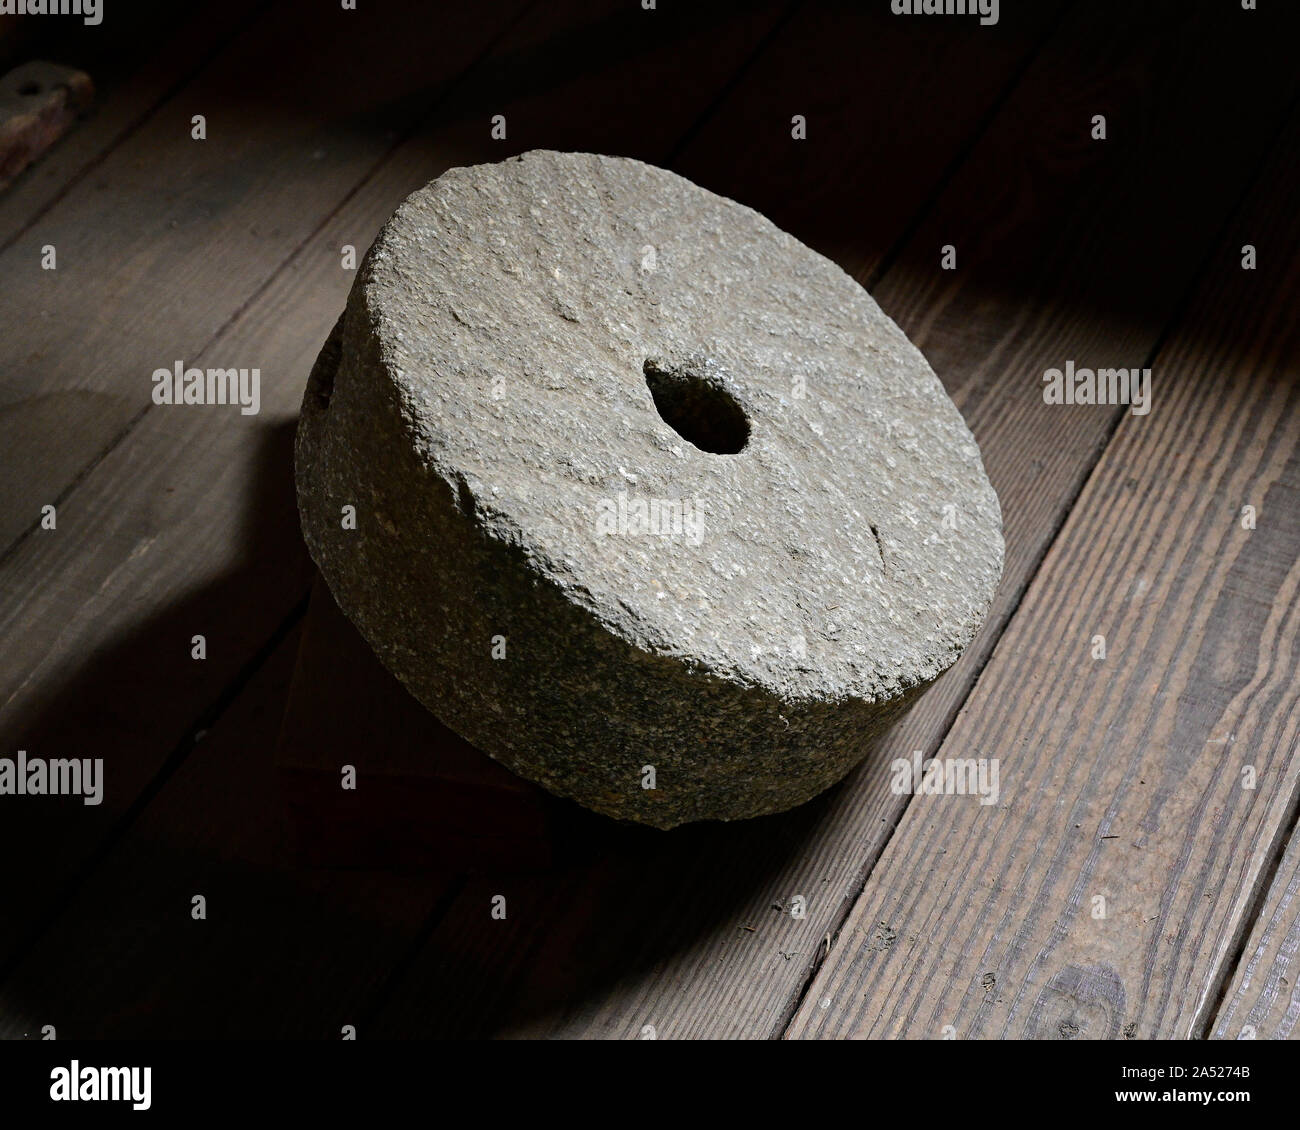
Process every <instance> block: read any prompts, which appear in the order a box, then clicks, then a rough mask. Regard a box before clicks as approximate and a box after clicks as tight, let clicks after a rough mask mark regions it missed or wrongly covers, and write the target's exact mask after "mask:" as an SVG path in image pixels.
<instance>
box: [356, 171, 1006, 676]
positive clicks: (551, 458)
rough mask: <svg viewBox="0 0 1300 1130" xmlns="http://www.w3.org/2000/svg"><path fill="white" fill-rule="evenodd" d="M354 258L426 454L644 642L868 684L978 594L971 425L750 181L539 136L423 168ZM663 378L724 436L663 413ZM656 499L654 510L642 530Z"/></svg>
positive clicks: (991, 557)
mask: <svg viewBox="0 0 1300 1130" xmlns="http://www.w3.org/2000/svg"><path fill="white" fill-rule="evenodd" d="M361 284H362V286H363V288H364V292H363V302H364V309H365V312H366V316H367V317H368V319H369V322H370V326H371V331H372V332H373V333H374V334H375V335H376V336H377V339H378V342H379V346H380V350H381V357H382V364H383V367H384V371H385V372H386V373H387V374H388V377H389V379H391V381H392V382H393V384H394V386H395V388H396V390H397V392H398V395H399V396H400V398H401V403H402V408H403V414H404V418H405V420H406V422H407V425H408V426H409V428H410V430H411V436H412V441H413V443H414V444H415V446H416V449H417V450H418V451H419V452H420V453H421V455H422V458H423V459H424V461H425V462H426V463H427V465H428V466H429V467H430V469H431V470H432V471H433V472H434V473H435V474H437V475H439V476H441V477H442V478H443V479H444V480H445V481H446V482H447V484H448V485H449V486H450V487H451V489H452V490H453V491H455V492H456V494H457V496H458V497H459V498H460V500H461V504H462V506H463V507H465V508H470V507H472V508H473V511H474V514H475V517H476V520H477V521H478V522H479V523H480V525H481V526H482V528H483V529H484V530H485V531H487V532H488V534H489V535H490V536H492V537H496V538H500V539H505V540H507V541H509V542H511V543H512V544H515V545H517V546H519V547H520V548H521V549H522V551H523V552H524V553H526V554H527V556H528V559H529V561H530V562H531V564H532V567H533V568H534V570H535V571H536V572H537V573H538V574H539V575H540V576H542V577H545V578H547V579H549V580H550V581H551V582H553V583H555V584H557V585H559V586H561V588H562V589H563V591H564V592H565V594H566V596H567V597H568V598H569V599H570V600H572V601H573V602H575V603H577V604H579V605H581V606H582V607H584V608H586V609H588V610H589V611H590V612H591V613H593V614H594V615H595V616H597V617H598V618H599V619H600V620H601V621H602V622H603V623H604V624H605V625H606V626H607V627H608V629H609V630H610V631H612V632H615V633H616V634H618V635H619V636H621V637H622V638H625V639H627V640H628V641H630V642H632V643H634V644H635V645H637V646H638V647H641V648H643V649H645V650H648V651H650V652H653V653H662V654H664V655H667V656H675V657H677V658H679V659H685V660H686V661H687V662H689V663H692V664H695V663H698V664H699V665H701V666H703V667H707V668H708V669H709V670H710V671H711V672H712V673H713V674H715V675H718V676H720V677H722V678H724V679H728V680H734V681H736V682H738V683H740V684H744V685H751V684H759V685H761V686H763V687H766V688H769V689H771V690H772V691H773V692H775V693H776V694H778V695H780V696H782V697H783V698H785V699H789V700H793V701H809V700H823V701H826V700H829V701H838V700H841V699H843V698H845V697H854V698H860V699H864V700H867V701H878V700H883V699H888V698H892V697H894V696H896V695H898V694H899V693H901V692H902V691H903V690H906V689H907V688H908V687H911V686H913V685H915V684H917V683H919V682H923V681H926V680H928V679H931V678H933V677H934V676H935V675H937V674H938V673H939V672H940V671H942V670H943V669H944V668H945V667H947V666H948V665H950V664H951V663H952V662H953V660H954V659H955V658H956V656H957V655H958V654H959V653H960V651H961V650H962V649H963V648H964V647H965V646H966V645H967V644H968V643H969V642H970V640H971V638H972V637H973V635H974V633H975V631H976V630H977V628H978V627H979V625H980V623H981V622H982V620H983V617H984V615H985V612H986V611H987V608H988V606H989V603H990V601H991V599H992V596H993V592H994V589H995V587H996V585H997V581H998V579H999V577H1000V574H1001V566H1002V553H1003V546H1002V536H1001V515H1000V511H999V507H998V502H997V497H996V495H995V493H994V491H993V489H992V487H991V486H990V484H989V482H988V480H987V478H986V476H985V474H984V469H983V466H982V464H981V461H980V455H979V451H978V448H977V447H976V445H975V442H974V439H973V438H972V436H971V434H970V432H969V430H968V429H967V428H966V425H965V423H964V422H963V420H962V418H961V416H960V414H959V413H958V411H957V409H956V408H955V407H954V405H953V404H952V402H951V401H950V400H949V399H948V397H947V395H946V393H945V392H944V389H943V387H942V386H941V384H940V382H939V380H938V379H937V378H936V377H935V375H934V373H933V371H932V370H931V369H930V367H929V365H928V364H927V363H926V361H925V359H924V358H923V357H922V355H921V353H920V352H919V351H918V350H917V349H916V348H915V347H914V346H913V345H912V344H911V343H910V342H909V341H908V340H907V338H906V337H905V335H904V334H903V333H902V331H901V330H899V329H898V327H897V326H896V325H895V324H894V323H893V322H892V321H891V320H890V319H889V318H888V317H887V316H886V315H885V314H883V313H882V312H881V310H880V308H879V307H878V306H877V305H876V303H875V302H874V301H873V300H872V298H871V297H870V296H869V295H868V294H867V293H866V291H864V290H863V289H862V287H861V286H859V285H858V284H857V283H856V282H855V281H854V280H853V279H851V278H850V277H849V276H848V275H846V274H845V273H844V272H843V271H842V270H840V268H838V267H837V266H836V265H835V264H833V263H832V262H830V261H829V260H828V259H826V258H825V257H823V256H821V255H819V254H817V253H816V252H814V251H812V250H810V249H809V248H807V247H805V246H803V245H802V244H801V243H799V242H798V241H797V240H796V239H794V238H793V237H791V236H789V235H787V234H785V233H784V232H782V231H780V230H779V229H777V228H776V227H775V226H774V225H773V224H772V223H771V222H769V221H768V220H767V219H765V218H764V217H763V216H761V215H759V214H758V213H757V212H754V211H753V210H752V209H749V208H746V207H743V206H742V205H739V204H737V203H735V202H733V201H731V200H728V199H725V198H723V197H720V196H717V195H715V194H713V193H711V192H708V191H706V190H704V189H702V188H699V187H697V186H696V185H693V184H691V183H690V182H689V181H687V180H684V179H683V178H681V177H679V176H677V175H675V174H673V173H670V172H667V171H665V170H662V169H658V168H654V167H651V166H648V165H645V164H643V163H641V162H638V161H634V160H628V159H623V158H615V157H602V156H595V155H590V154H579V153H563V154H562V153H552V152H545V151H535V152H531V153H526V154H524V155H522V156H521V157H518V158H515V159H512V160H508V161H504V162H501V163H499V164H490V165H480V166H475V167H470V168H459V169H452V170H450V171H449V172H447V173H446V174H444V175H443V176H442V177H440V178H439V179H438V180H436V181H434V182H433V183H432V184H430V185H429V186H428V187H427V188H425V189H422V190H421V191H419V192H416V193H415V194H414V195H413V196H411V197H410V198H409V199H408V200H407V201H406V202H405V203H404V204H403V205H402V206H401V208H400V209H399V210H398V211H397V213H396V214H395V216H394V217H393V219H392V220H391V221H390V222H389V224H388V225H387V226H386V227H385V229H384V231H383V232H382V233H381V234H380V237H379V239H378V240H377V241H376V243H375V246H374V248H373V249H372V252H371V254H370V256H369V257H368V259H367V262H366V264H365V266H364V274H363V276H362V279H361ZM647 373H649V379H648V376H647ZM656 380H657V381H659V382H660V387H662V388H664V389H666V390H667V394H666V395H668V396H670V397H673V396H675V397H676V400H675V403H677V404H678V405H682V406H685V407H684V408H683V411H687V414H688V416H689V411H696V415H695V417H694V418H695V419H696V422H697V424H698V425H699V426H700V427H703V428H705V429H706V430H707V428H708V427H710V426H712V425H718V426H721V425H722V424H726V423H727V422H728V412H729V411H730V413H731V417H730V425H731V434H730V440H731V444H732V446H735V445H736V444H738V443H742V442H743V446H742V447H741V449H740V450H739V451H738V452H735V453H731V454H717V453H714V452H712V451H706V450H701V448H700V447H697V446H695V444H693V443H692V442H689V441H688V440H687V439H685V438H683V436H682V435H680V434H678V432H677V431H675V430H674V428H673V427H671V426H670V425H669V424H668V423H666V422H665V419H664V418H663V417H662V416H661V414H660V411H659V410H658V408H657V407H656V398H655V396H654V395H652V391H651V387H650V385H651V383H654V382H655V381H656ZM701 389H703V390H704V400H703V401H702V402H701V401H700V397H699V394H700V390H701ZM719 389H720V390H722V391H721V393H718V392H717V391H716V390H719ZM709 390H715V391H714V393H713V396H712V399H710V398H709V396H708V395H707V394H708V392H709ZM729 400H730V402H731V405H732V406H731V407H730V408H729V403H728V401H729ZM701 403H702V404H703V408H699V405H700V404H701ZM736 405H738V406H739V410H740V411H742V412H743V414H744V421H743V422H740V423H739V424H738V423H737V421H738V415H737V414H736V409H735V407H734V406H736ZM745 425H747V427H748V434H747V436H744V435H743V434H742V433H743V432H744V427H745ZM683 430H686V429H683ZM724 430H725V429H724ZM688 434H690V433H689V432H688ZM715 439H716V437H715ZM652 501H653V502H654V503H655V504H656V506H655V509H653V510H648V514H649V517H650V518H651V519H652V520H653V519H655V517H656V516H657V519H658V523H659V526H658V528H660V529H663V528H665V527H666V528H668V529H669V531H670V532H669V533H668V534H666V535H665V534H663V533H660V534H656V533H653V532H643V531H639V530H638V527H637V522H638V517H639V515H640V514H641V512H640V511H639V509H638V507H639V503H642V502H643V503H645V504H646V506H647V508H649V507H650V504H651V502H652ZM674 515H676V517H677V519H687V521H686V522H684V523H682V524H681V525H679V526H674V525H673V524H672V523H673V521H674ZM945 517H946V518H947V521H945ZM674 529H676V530H677V533H676V534H673V533H672V532H671V531H672V530H674Z"/></svg>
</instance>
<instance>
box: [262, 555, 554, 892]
mask: <svg viewBox="0 0 1300 1130" xmlns="http://www.w3.org/2000/svg"><path fill="white" fill-rule="evenodd" d="M276 762H277V765H278V768H279V776H280V782H281V788H282V793H283V798H284V803H285V810H286V815H287V817H288V822H289V828H290V834H291V850H292V852H293V855H294V857H295V859H296V860H297V861H298V862H300V863H304V864H307V865H309V866H324V867H380V868H395V869H401V870H425V869H432V870H446V869H448V868H450V869H454V870H470V871H473V870H479V869H482V868H486V867H490V868H493V869H497V870H500V869H502V868H505V869H508V870H520V871H533V870H538V869H544V868H546V867H548V866H550V865H551V864H552V862H553V859H554V856H555V852H554V850H553V849H554V846H555V832H556V820H557V817H558V816H561V815H562V814H561V813H559V812H558V809H559V808H560V807H562V805H561V804H560V802H557V801H555V800H553V799H552V798H550V797H548V796H547V795H546V794H545V793H544V792H543V791H542V790H541V789H539V788H537V787H536V786H534V785H531V784H529V783H528V782H527V781H524V780H523V779H522V778H520V777H517V776H515V775H514V774H513V773H511V772H509V771H508V770H507V769H505V768H503V767H502V766H500V765H498V764H497V763H496V762H495V761H493V760H492V759H491V758H490V757H488V756H487V755H486V754H483V753H480V752H479V751H478V750H477V749H475V748H474V747H473V746H471V745H470V744H469V743H468V742H466V741H465V740H464V739H463V738H461V737H460V736H459V735H457V734H455V733H454V732H453V731H451V730H449V729H448V728H447V727H446V726H444V725H443V724H442V723H441V722H439V721H438V719H437V718H435V717H434V716H433V715H432V714H430V713H429V712H428V711H427V710H426V709H425V708H424V707H423V706H421V705H420V704H419V703H418V702H416V701H415V699H414V698H412V697H411V696H410V695H409V694H408V693H407V691H406V689H405V688H404V687H403V686H402V685H401V684H400V683H399V682H398V681H397V680H396V679H395V678H394V677H393V676H392V675H391V674H389V672H388V671H387V670H386V669H385V668H384V667H383V665H382V664H381V663H380V662H379V660H378V659H377V658H375V655H374V653H373V652H372V651H371V650H370V648H369V647H368V646H367V645H366V643H365V641H364V640H362V638H361V636H360V635H359V634H358V633H357V631H356V629H355V628H354V627H353V626H352V624H351V623H350V622H349V621H348V620H347V618H346V617H345V616H344V615H343V614H342V613H341V612H340V611H339V609H338V606H337V605H336V604H335V603H334V599H333V598H332V597H331V596H330V593H329V590H328V589H327V588H326V587H325V585H324V583H323V582H321V581H320V580H317V582H316V585H315V588H314V589H313V592H312V597H311V604H310V607H309V609H308V612H307V618H306V622H305V624H304V627H303V634H302V640H301V643H300V645H299V652H298V663H297V667H296V669H295V671H294V676H293V682H292V684H291V687H290V691H289V701H288V704H287V706H286V708H285V714H284V720H283V723H282V725H281V731H280V740H279V745H278V749H277V753H276ZM345 765H352V766H355V767H356V778H357V787H356V789H355V790H347V789H344V788H343V787H342V781H343V767H344V766H345Z"/></svg>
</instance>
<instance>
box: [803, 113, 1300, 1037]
mask: <svg viewBox="0 0 1300 1130" xmlns="http://www.w3.org/2000/svg"><path fill="white" fill-rule="evenodd" d="M1298 138H1300V119H1297V120H1293V121H1292V122H1291V123H1290V125H1289V127H1288V130H1287V132H1286V133H1285V135H1284V136H1283V137H1282V139H1281V140H1280V141H1279V143H1278V146H1277V148H1276V150H1275V158H1274V160H1273V161H1272V163H1271V164H1270V166H1269V167H1268V168H1267V169H1266V170H1265V171H1264V173H1263V175H1262V176H1261V177H1260V180H1259V187H1258V190H1257V191H1256V193H1255V194H1254V196H1253V197H1252V199H1251V201H1250V203H1249V204H1248V205H1247V207H1246V208H1245V211H1244V213H1243V214H1242V215H1241V216H1240V217H1239V219H1238V222H1235V223H1234V224H1233V225H1232V227H1231V229H1230V231H1229V233H1228V236H1227V238H1226V239H1224V240H1222V241H1221V242H1220V243H1219V245H1218V247H1217V248H1216V250H1215V253H1214V255H1213V257H1212V258H1211V260H1210V261H1209V263H1208V267H1207V274H1206V278H1205V282H1204V284H1203V285H1202V287H1201V288H1200V289H1199V291H1198V293H1197V295H1196V297H1195V299H1194V301H1193V302H1192V304H1191V306H1190V308H1189V309H1188V311H1187V312H1186V314H1185V316H1184V317H1182V318H1181V319H1180V320H1179V323H1178V326H1177V328H1176V331H1175V332H1174V334H1173V336H1172V337H1171V338H1170V339H1169V340H1168V341H1167V342H1166V343H1165V344H1164V345H1163V347H1162V348H1161V349H1160V351H1159V353H1158V355H1157V356H1156V357H1155V360H1154V363H1153V365H1152V370H1153V376H1152V381H1153V397H1154V408H1153V409H1152V411H1151V413H1150V415H1148V416H1137V415H1132V414H1128V413H1126V414H1125V415H1124V416H1123V417H1122V419H1121V421H1120V424H1119V427H1118V429H1117V431H1116V433H1115V436H1114V439H1113V440H1112V442H1111V443H1110V444H1109V446H1108V447H1107V449H1106V452H1105V455H1104V456H1103V458H1102V460H1101V462H1100V463H1099V464H1098V467H1097V469H1096V471H1095V472H1094V474H1093V475H1092V477H1091V478H1090V479H1089V481H1088V483H1087V484H1086V486H1085V488H1084V490H1083V492H1082V494H1081V495H1080V497H1079V500H1078V502H1077V504H1076V505H1075V507H1074V508H1073V510H1072V511H1071V513H1070V516H1069V519H1068V520H1067V522H1066V524H1065V526H1064V527H1063V529H1062V531H1061V533H1060V536H1059V537H1058V538H1057V540H1056V541H1055V542H1054V543H1053V545H1052V548H1051V552H1050V553H1049V554H1048V556H1047V558H1046V560H1045V561H1044V563H1043V566H1042V568H1041V570H1040V571H1039V573H1038V575H1037V576H1036V577H1035V578H1034V581H1033V583H1032V585H1031V586H1030V587H1029V589H1028V590H1027V592H1026V593H1025V596H1024V599H1023V601H1022V603H1021V605H1020V607H1019V608H1018V610H1017V612H1016V615H1015V617H1014V618H1013V619H1012V621H1011V622H1010V624H1009V626H1008V628H1007V630H1006V632H1005V633H1004V635H1003V637H1002V639H1001V640H1000V641H999V642H998V645H997V648H996V650H995V651H994V653H993V655H992V656H991V658H990V660H989V662H988V665H987V666H986V667H985V669H984V671H983V673H982V674H981V676H980V679H979V683H978V685H977V686H976V688H975V691H974V692H973V694H972V695H971V696H970V698H969V699H968V700H967V702H966V704H965V706H964V707H963V710H962V713H961V715H960V716H959V717H958V719H957V721H956V723H955V724H954V726H953V727H952V729H951V730H950V731H949V733H948V735H947V737H946V738H945V740H944V742H943V744H942V746H941V747H940V749H939V753H938V756H939V757H941V758H942V757H997V758H1000V759H1001V799H1000V801H999V803H997V804H996V805H988V806H985V805H981V804H980V803H978V802H977V801H975V800H974V799H973V798H969V797H961V796H921V797H917V798H915V799H913V800H912V801H911V803H910V804H909V805H908V807H907V810H906V812H905V814H904V816H903V819H902V821H901V823H900V824H899V827H898V830H897V832H896V833H895V835H894V836H893V838H892V839H891V840H890V842H889V846H888V848H887V850H886V851H885V853H884V855H883V857H882V858H881V860H880V862H879V864H878V865H877V867H876V868H875V869H874V870H873V871H872V873H871V876H870V879H869V881H868V883H867V886H866V889H865V891H864V892H863V894H862V896H861V898H860V899H858V901H857V902H856V903H855V905H854V907H853V910H852V913H851V914H850V916H849V919H848V921H847V922H846V923H845V926H844V929H843V931H842V932H841V934H840V936H839V938H838V939H837V940H836V943H835V945H834V947H833V948H832V950H831V953H830V956H829V957H828V959H827V960H826V962H825V964H824V966H823V967H822V969H821V971H820V973H819V974H818V975H817V977H816V979H815V981H814V982H813V984H812V985H811V987H810V989H809V992H808V994H807V996H806V997H805V999H804V1001H803V1003H802V1005H801V1007H800V1009H799V1011H798V1014H797V1016H796V1017H795V1019H794V1022H793V1024H792V1026H791V1029H790V1034H791V1035H792V1036H795V1037H803V1038H827V1037H835V1038H839V1037H914V1038H931V1039H938V1038H942V1037H943V1036H944V1035H954V1036H955V1037H956V1038H960V1039H965V1038H989V1037H1022V1038H1038V1039H1083V1038H1111V1039H1114V1038H1129V1039H1133V1038H1137V1039H1150V1038H1157V1037H1163V1038H1188V1037H1194V1036H1198V1035H1201V1034H1202V1033H1203V1030H1204V1028H1205V1026H1206V1025H1207V1023H1208V1021H1209V1019H1210V1017H1211V1015H1212V1009H1213V1006H1214V1003H1215V1000H1216V997H1217V994H1218V990H1219V986H1220V985H1221V983H1222V979H1223V978H1224V977H1225V976H1226V974H1227V972H1228V962H1229V960H1230V959H1231V957H1232V955H1233V953H1234V951H1235V947H1236V945H1237V943H1238V939H1239V938H1240V937H1241V935H1242V933H1243V931H1244V929H1245V928H1246V926H1247V924H1248V923H1247V919H1246V915H1247V913H1248V912H1249V910H1250V908H1251V907H1252V905H1253V903H1254V900H1255V897H1256V894H1257V891H1258V887H1259V884H1260V883H1261V880H1262V877H1264V876H1265V875H1266V874H1267V871H1268V868H1269V865H1270V861H1271V860H1272V859H1273V858H1275V852H1276V851H1277V850H1279V849H1280V840H1281V838H1282V834H1283V832H1284V830H1285V829H1287V828H1289V827H1290V823H1291V815H1292V813H1293V812H1294V807H1295V803H1296V799H1297V787H1298V785H1300V749H1298V748H1297V738H1298V736H1300V685H1297V684H1296V682H1295V678H1294V674H1295V670H1296V663H1297V646H1298V640H1297V636H1298V635H1300V604H1297V601H1296V596H1297V591H1298V590H1300V520H1298V519H1297V515H1300V505H1297V502H1298V501H1300V500H1298V498H1297V492H1298V491H1300V411H1298V409H1300V382H1297V379H1296V378H1297V375H1298V374H1300V327H1298V326H1297V325H1296V323H1295V320H1294V317H1293V314H1292V309H1293V304H1294V295H1295V294H1296V290H1297V287H1298V286H1300V256H1298V255H1297V254H1296V247H1297V246H1300V225H1298V224H1297V222H1296V215H1297V205H1298V204H1300V170H1297V168H1296V167H1295V165H1294V162H1293V161H1291V160H1290V154H1292V153H1293V152H1294V150H1295V145H1296V143H1297V139H1298ZM1251 242H1254V243H1257V244H1258V245H1259V246H1260V247H1267V248H1268V249H1269V250H1268V252H1267V258H1266V261H1265V262H1264V263H1262V265H1261V267H1260V269H1259V270H1258V271H1253V272H1252V271H1245V270H1243V269H1242V266H1241V256H1242V252H1241V249H1242V246H1243V245H1244V244H1245V243H1251ZM1055 410H1056V411H1059V412H1061V413H1062V414H1070V413H1071V412H1073V413H1074V414H1075V415H1078V414H1080V413H1084V412H1087V411H1088V409H1087V408H1073V409H1071V408H1064V407H1062V408H1057V409H1055ZM1248 505H1249V506H1253V507H1255V508H1256V510H1257V511H1258V515H1259V520H1258V526H1257V528H1254V529H1249V528H1244V526H1243V511H1242V508H1243V507H1244V506H1248ZM1097 637H1104V644H1105V657H1104V658H1094V656H1095V655H1097V654H1098V653H1097V652H1096V651H1095V650H1094V647H1095V641H1096V638H1097ZM1248 770H1249V774H1248V772H1247V771H1248ZM1252 775H1253V778H1254V780H1253V782H1252V780H1251V776H1252ZM1252 783H1253V786H1254V787H1250V786H1251V784H1252Z"/></svg>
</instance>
